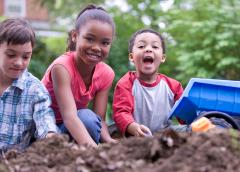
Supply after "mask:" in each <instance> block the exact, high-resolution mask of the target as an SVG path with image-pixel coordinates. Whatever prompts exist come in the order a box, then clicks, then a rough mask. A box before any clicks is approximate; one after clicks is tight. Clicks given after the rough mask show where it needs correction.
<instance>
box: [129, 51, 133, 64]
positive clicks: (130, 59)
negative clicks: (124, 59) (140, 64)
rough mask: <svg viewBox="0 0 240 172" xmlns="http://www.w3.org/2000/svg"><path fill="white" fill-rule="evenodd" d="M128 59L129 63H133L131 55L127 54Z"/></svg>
mask: <svg viewBox="0 0 240 172" xmlns="http://www.w3.org/2000/svg"><path fill="white" fill-rule="evenodd" d="M128 59H129V61H130V62H133V55H132V53H129V54H128Z"/></svg>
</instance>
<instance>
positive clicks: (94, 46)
mask: <svg viewBox="0 0 240 172" xmlns="http://www.w3.org/2000/svg"><path fill="white" fill-rule="evenodd" d="M92 50H94V51H101V48H100V46H99V45H98V44H93V45H92Z"/></svg>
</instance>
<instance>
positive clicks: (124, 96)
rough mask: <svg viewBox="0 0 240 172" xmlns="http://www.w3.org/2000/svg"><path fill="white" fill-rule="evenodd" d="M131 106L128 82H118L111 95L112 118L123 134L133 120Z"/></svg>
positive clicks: (131, 99)
mask: <svg viewBox="0 0 240 172" xmlns="http://www.w3.org/2000/svg"><path fill="white" fill-rule="evenodd" d="M126 87H127V88H126ZM133 108H134V102H133V97H132V94H131V89H129V88H128V83H125V82H124V83H122V84H120V83H119V82H118V84H117V85H116V87H115V91H114V95H113V119H114V121H115V123H116V125H117V127H118V129H119V130H120V132H121V133H122V134H123V135H125V134H126V131H127V127H128V125H130V124H131V123H133V122H135V120H134V117H133V114H132V113H133Z"/></svg>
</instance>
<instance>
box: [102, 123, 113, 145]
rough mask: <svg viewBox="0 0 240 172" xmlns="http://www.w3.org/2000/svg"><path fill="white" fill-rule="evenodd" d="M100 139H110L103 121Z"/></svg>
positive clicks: (109, 140) (108, 140)
mask: <svg viewBox="0 0 240 172" xmlns="http://www.w3.org/2000/svg"><path fill="white" fill-rule="evenodd" d="M101 140H102V141H103V142H111V140H112V138H111V136H110V134H109V131H108V127H107V124H106V122H105V121H102V129H101Z"/></svg>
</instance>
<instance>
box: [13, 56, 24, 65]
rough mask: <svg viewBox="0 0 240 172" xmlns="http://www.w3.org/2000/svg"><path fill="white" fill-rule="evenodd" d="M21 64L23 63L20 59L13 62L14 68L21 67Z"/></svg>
mask: <svg viewBox="0 0 240 172" xmlns="http://www.w3.org/2000/svg"><path fill="white" fill-rule="evenodd" d="M22 63H23V61H22V59H21V57H19V58H16V60H15V61H14V65H15V66H21V65H22Z"/></svg>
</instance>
